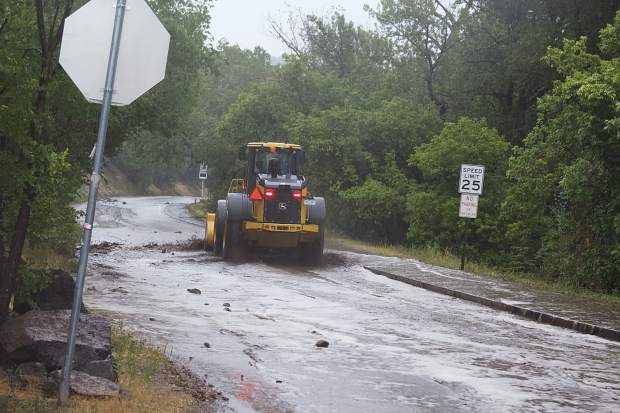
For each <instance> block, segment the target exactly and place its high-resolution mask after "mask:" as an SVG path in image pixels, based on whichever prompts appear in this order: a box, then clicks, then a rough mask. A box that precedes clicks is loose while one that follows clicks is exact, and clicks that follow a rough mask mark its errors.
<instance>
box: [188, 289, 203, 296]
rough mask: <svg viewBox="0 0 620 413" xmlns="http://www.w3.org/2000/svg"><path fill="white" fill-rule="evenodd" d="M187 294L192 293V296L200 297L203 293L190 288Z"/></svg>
mask: <svg viewBox="0 0 620 413" xmlns="http://www.w3.org/2000/svg"><path fill="white" fill-rule="evenodd" d="M187 292H188V293H192V294H198V295H200V294H202V291H200V290H199V289H198V288H188V289H187Z"/></svg>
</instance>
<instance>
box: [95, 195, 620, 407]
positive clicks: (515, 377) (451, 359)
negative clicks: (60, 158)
mask: <svg viewBox="0 0 620 413" xmlns="http://www.w3.org/2000/svg"><path fill="white" fill-rule="evenodd" d="M191 201H192V200H191V199H189V198H165V197H159V198H123V199H119V200H117V201H116V202H104V203H100V207H99V212H98V216H97V220H96V224H99V225H98V227H96V229H95V231H94V238H95V241H94V242H102V241H111V242H118V243H121V244H122V245H123V246H119V247H116V248H110V249H109V250H101V249H99V250H96V251H95V253H94V254H93V255H92V257H91V260H90V271H89V276H88V279H87V287H88V290H87V294H86V298H85V299H86V303H87V305H90V306H92V307H94V308H98V309H101V310H104V311H107V312H110V313H112V314H114V315H115V316H117V317H119V318H121V319H123V320H124V323H125V325H128V326H130V327H131V328H135V329H137V330H139V331H141V332H142V333H143V334H144V335H145V336H146V337H148V338H149V339H151V340H152V341H154V342H155V343H158V344H160V345H164V344H166V345H167V346H168V349H170V348H172V351H173V354H174V355H175V356H176V357H177V358H179V359H180V360H181V361H182V362H184V364H186V365H187V366H188V367H190V368H191V369H192V370H193V371H194V372H195V373H197V374H198V375H201V376H202V375H207V376H208V381H209V382H210V383H213V384H214V385H216V387H218V388H219V389H220V390H222V391H223V392H224V393H225V394H226V395H227V396H228V397H230V398H231V401H230V403H231V407H232V408H234V409H235V410H238V411H268V412H271V411H299V412H412V411H433V412H453V411H458V412H469V411H471V412H499V411H501V412H505V411H515V412H517V411H519V412H520V411H541V412H543V411H574V412H583V411H600V412H607V411H609V412H612V411H618V406H619V405H620V346H619V345H618V344H616V343H612V342H608V341H605V340H603V339H599V338H597V337H593V336H587V335H582V334H578V333H575V332H572V331H569V330H563V329H560V328H556V327H551V326H545V325H541V324H537V323H534V322H530V321H527V320H523V319H520V318H517V317H514V316H511V315H508V314H503V313H498V312H495V311H493V310H491V309H488V308H485V307H480V306H477V305H474V304H470V303H467V302H463V301H459V300H456V299H452V298H449V297H445V296H441V295H437V294H434V293H431V292H428V291H425V290H420V289H417V288H413V287H411V286H409V285H404V284H401V283H399V282H396V281H392V280H389V279H386V278H383V277H381V276H378V275H375V274H372V273H370V272H369V271H366V270H365V269H363V267H362V265H373V266H375V267H376V266H381V265H384V264H385V265H387V264H390V263H391V264H393V263H394V262H396V261H398V262H401V260H399V259H395V258H382V257H375V256H365V255H358V254H352V253H340V252H338V253H335V254H336V256H332V257H331V258H332V259H331V260H330V261H331V262H332V263H333V264H332V265H327V266H324V267H322V268H304V267H298V266H295V265H292V264H287V263H285V262H282V261H275V262H274V261H269V262H268V263H265V262H262V261H257V262H251V263H245V264H230V263H224V262H221V261H219V260H217V259H215V258H214V257H212V256H210V255H209V254H207V253H204V252H201V251H180V250H177V249H175V248H169V247H168V248H165V249H164V248H162V247H161V246H155V245H153V243H157V244H162V243H171V242H175V241H180V240H187V239H188V238H190V237H192V236H197V237H201V236H202V234H203V228H202V224H201V223H200V222H198V221H196V220H193V219H192V218H191V217H190V216H189V215H188V214H187V212H186V210H185V207H184V206H183V204H184V203H188V202H191ZM144 245H150V246H149V247H144ZM162 251H164V252H162ZM193 288H195V289H199V290H200V294H195V293H190V292H188V289H193ZM319 339H324V340H327V341H328V342H329V343H330V346H329V347H328V348H317V347H316V346H315V343H316V342H317V340H319ZM205 343H207V344H205Z"/></svg>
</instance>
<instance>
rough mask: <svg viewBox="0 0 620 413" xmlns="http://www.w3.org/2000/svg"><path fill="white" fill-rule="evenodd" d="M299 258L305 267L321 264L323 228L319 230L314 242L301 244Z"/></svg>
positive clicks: (323, 245)
mask: <svg viewBox="0 0 620 413" xmlns="http://www.w3.org/2000/svg"><path fill="white" fill-rule="evenodd" d="M301 247H302V249H301V257H302V261H303V263H304V264H305V265H321V264H323V249H324V247H325V232H324V231H323V228H321V229H320V230H319V234H318V237H317V239H316V241H313V242H309V243H307V244H302V246H301Z"/></svg>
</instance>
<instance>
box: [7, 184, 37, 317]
mask: <svg viewBox="0 0 620 413" xmlns="http://www.w3.org/2000/svg"><path fill="white" fill-rule="evenodd" d="M30 193H31V191H28V193H27V194H26V195H25V198H24V199H23V200H22V203H21V205H20V207H19V214H18V215H17V222H16V223H15V232H14V233H13V239H12V241H11V245H10V249H9V255H8V257H7V258H6V260H4V259H3V260H2V261H3V262H2V268H1V270H2V272H0V323H2V322H4V321H6V319H7V318H8V317H9V306H10V304H11V299H12V298H13V295H14V294H15V287H16V284H17V271H18V270H19V264H20V262H21V259H22V251H23V250H24V243H25V242H26V234H27V233H28V223H29V221H30V203H31V200H30Z"/></svg>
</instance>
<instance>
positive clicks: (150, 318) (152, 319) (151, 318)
mask: <svg viewBox="0 0 620 413" xmlns="http://www.w3.org/2000/svg"><path fill="white" fill-rule="evenodd" d="M149 321H157V320H156V319H155V318H153V317H149Z"/></svg>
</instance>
